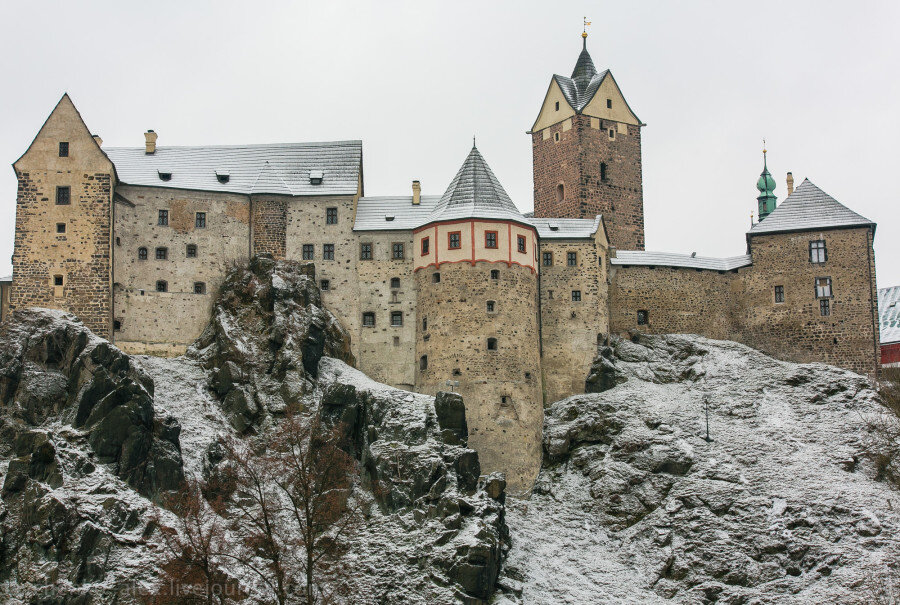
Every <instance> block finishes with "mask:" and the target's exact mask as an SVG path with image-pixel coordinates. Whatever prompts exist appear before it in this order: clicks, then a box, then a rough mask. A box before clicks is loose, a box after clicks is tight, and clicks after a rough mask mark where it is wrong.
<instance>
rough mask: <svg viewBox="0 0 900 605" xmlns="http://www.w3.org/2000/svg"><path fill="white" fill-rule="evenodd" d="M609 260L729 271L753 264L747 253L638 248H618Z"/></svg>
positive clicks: (620, 263)
mask: <svg viewBox="0 0 900 605" xmlns="http://www.w3.org/2000/svg"><path fill="white" fill-rule="evenodd" d="M609 260H610V263H612V264H613V265H640V266H653V267H684V268H687V269H709V270H712V271H731V270H732V269H739V268H740V267H748V266H750V265H751V264H753V262H752V260H751V259H750V255H749V254H743V255H741V256H731V257H728V258H712V257H709V256H691V255H690V254H672V253H669V252H644V251H638V250H619V251H617V252H616V258H611V259H609Z"/></svg>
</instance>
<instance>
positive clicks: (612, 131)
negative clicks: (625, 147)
mask: <svg viewBox="0 0 900 605" xmlns="http://www.w3.org/2000/svg"><path fill="white" fill-rule="evenodd" d="M615 138H616V130H615V128H610V129H609V140H610V141H613V140H615Z"/></svg>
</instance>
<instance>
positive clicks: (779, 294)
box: [775, 286, 784, 303]
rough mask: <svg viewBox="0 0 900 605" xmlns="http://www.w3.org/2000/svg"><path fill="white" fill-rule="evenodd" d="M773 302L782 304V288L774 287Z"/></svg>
mask: <svg viewBox="0 0 900 605" xmlns="http://www.w3.org/2000/svg"><path fill="white" fill-rule="evenodd" d="M775 302H777V303H783V302H784V286H775Z"/></svg>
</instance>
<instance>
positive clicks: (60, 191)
mask: <svg viewBox="0 0 900 605" xmlns="http://www.w3.org/2000/svg"><path fill="white" fill-rule="evenodd" d="M71 193H72V190H71V189H70V188H68V187H57V188H56V205H57V206H68V205H69V204H71V203H72V195H71Z"/></svg>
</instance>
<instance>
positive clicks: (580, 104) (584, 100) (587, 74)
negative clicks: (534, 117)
mask: <svg viewBox="0 0 900 605" xmlns="http://www.w3.org/2000/svg"><path fill="white" fill-rule="evenodd" d="M608 74H609V70H608V69H607V70H605V71H602V72H598V71H597V68H596V67H594V61H593V59H591V55H590V53H588V51H587V43H586V42H585V44H584V46H583V48H582V49H581V54H580V55H578V61H576V62H575V69H573V70H572V76H571V77H569V78H567V77H565V76H560V75H559V74H555V75H554V76H553V79H554V80H556V83H557V84H559V88H560V89H561V90H562V93H563V96H564V97H565V98H566V101H567V102H568V103H569V105H571V106H572V109H574V110H575V112H576V113H581V110H583V109H584V108H585V107H586V106H587V104H588V103H590V102H591V99H593V98H594V95H595V94H596V93H597V90H598V89H599V88H600V84H602V83H603V79H604V78H606V76H607V75H608Z"/></svg>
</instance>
